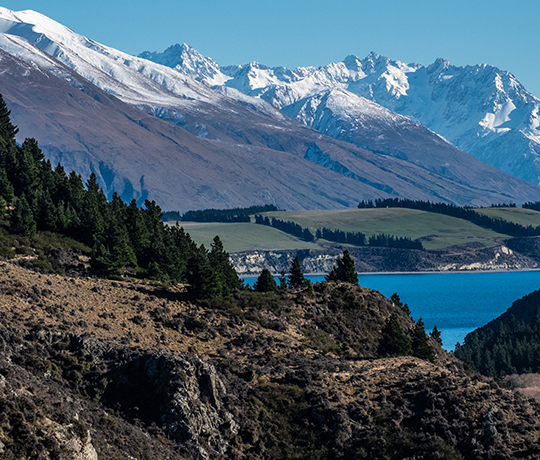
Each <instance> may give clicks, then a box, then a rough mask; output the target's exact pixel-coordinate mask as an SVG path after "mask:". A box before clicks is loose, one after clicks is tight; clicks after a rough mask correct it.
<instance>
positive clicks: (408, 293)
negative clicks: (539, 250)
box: [246, 271, 540, 350]
mask: <svg viewBox="0 0 540 460" xmlns="http://www.w3.org/2000/svg"><path fill="white" fill-rule="evenodd" d="M307 278H309V279H310V280H311V281H312V282H313V283H315V282H317V281H323V280H324V277H323V276H308V277H307ZM358 279H359V282H360V285H361V286H364V287H367V288H370V289H375V290H377V291H379V292H381V293H382V294H383V295H385V296H386V297H390V296H391V295H392V294H393V293H394V292H397V293H398V294H399V297H400V298H401V301H402V302H403V303H407V304H408V305H409V308H410V310H411V312H412V316H413V318H414V319H415V320H417V319H418V318H419V317H422V319H423V321H424V324H425V327H426V332H430V331H431V330H432V329H433V326H434V325H437V329H439V330H440V331H441V338H442V340H443V346H444V348H445V349H447V350H453V349H454V347H455V345H456V342H460V343H463V339H464V337H465V336H466V335H467V334H468V333H469V332H471V331H472V330H474V329H476V328H477V327H480V326H483V325H484V324H486V323H488V322H489V321H491V320H492V319H494V318H496V317H497V316H499V315H501V314H502V313H504V312H505V311H506V310H507V309H508V308H509V307H510V306H511V305H512V302H514V300H517V299H520V298H521V297H523V296H525V295H527V294H529V293H531V292H533V291H535V290H537V289H540V271H523V272H482V273H478V272H469V273H429V274H423V273H418V274H417V273H414V274H366V275H360V276H359V277H358ZM246 281H247V282H249V283H250V284H252V283H253V282H254V281H255V279H252V278H250V279H247V278H246Z"/></svg>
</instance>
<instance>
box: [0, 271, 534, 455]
mask: <svg viewBox="0 0 540 460" xmlns="http://www.w3.org/2000/svg"><path fill="white" fill-rule="evenodd" d="M0 281H1V283H0V285H1V286H2V288H1V289H0V309H1V310H2V316H3V321H2V325H1V326H0V337H1V339H2V340H1V346H2V356H1V357H0V374H1V378H0V382H1V384H0V393H1V394H2V413H3V417H2V419H1V420H0V433H1V436H2V438H1V439H2V449H3V454H4V456H5V457H6V458H66V459H75V458H100V459H112V458H138V459H152V458H156V459H157V458H159V459H163V458H171V459H174V458H193V459H202V458H211V459H214V458H216V459H217V458H235V459H238V458H240V459H241V458H246V459H247V458H249V459H263V458H264V459H267V458H276V459H277V458H283V459H285V458H298V459H308V458H309V459H312V458H319V459H330V458H333V459H340V458H343V459H345V458H373V459H402V458H406V457H413V456H414V457H416V458H423V459H435V458H437V459H463V458H467V459H514V458H535V457H537V456H538V455H540V451H539V445H540V444H539V442H540V422H539V420H540V418H539V415H540V405H538V404H537V403H535V402H533V401H532V400H528V399H526V398H524V397H523V396H521V395H520V394H518V393H514V392H512V391H510V390H506V389H503V388H499V387H498V386H497V385H496V384H495V383H494V382H493V381H488V380H485V379H484V378H482V377H480V376H479V375H477V374H474V373H471V372H466V371H465V370H464V368H463V366H462V365H461V363H460V362H459V361H456V360H455V359H454V358H453V357H452V356H451V355H449V354H447V353H446V352H444V351H443V350H442V349H441V348H440V347H439V346H438V345H437V344H436V343H435V342H434V341H431V342H430V347H432V348H433V350H435V354H436V358H435V362H434V363H431V362H429V361H424V360H422V359H419V358H414V357H410V356H404V357H381V355H380V352H379V342H380V338H381V329H382V328H383V327H384V324H385V323H386V322H387V320H388V319H389V318H390V316H391V315H396V317H397V318H398V323H399V324H400V325H401V328H402V329H403V330H404V331H405V333H406V334H408V335H410V334H412V330H413V329H414V323H413V322H412V321H411V320H410V319H409V318H408V317H407V316H406V314H405V313H404V312H402V311H401V309H400V308H399V307H397V306H396V305H394V304H393V303H392V302H391V301H389V300H387V299H385V298H384V297H383V296H382V295H380V294H379V293H377V292H375V291H371V290H368V289H364V288H362V287H359V286H352V285H346V284H338V285H335V284H330V285H326V284H323V285H317V286H315V289H314V290H313V289H311V288H308V289H307V290H289V291H287V292H284V293H282V294H257V295H255V294H249V293H244V294H242V293H238V294H235V295H234V296H233V297H231V298H229V299H223V300H221V301H215V302H213V303H195V304H193V303H189V302H185V301H184V300H183V295H182V293H181V292H180V291H177V290H171V291H163V290H161V289H158V288H156V287H154V286H151V285H144V284H135V283H132V282H118V281H106V280H98V279H95V278H94V279H85V278H67V277H60V276H57V275H56V276H55V275H45V274H39V273H35V272H30V271H27V270H25V269H22V268H21V267H18V266H17V265H12V264H10V263H2V264H1V265H0Z"/></svg>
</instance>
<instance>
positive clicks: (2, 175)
mask: <svg viewBox="0 0 540 460" xmlns="http://www.w3.org/2000/svg"><path fill="white" fill-rule="evenodd" d="M0 196H1V197H2V198H4V200H5V202H6V203H8V204H10V203H12V202H13V199H14V198H15V191H14V189H13V185H11V182H10V181H9V179H8V177H7V174H6V170H5V169H3V168H0Z"/></svg>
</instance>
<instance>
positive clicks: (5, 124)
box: [0, 94, 19, 141]
mask: <svg viewBox="0 0 540 460" xmlns="http://www.w3.org/2000/svg"><path fill="white" fill-rule="evenodd" d="M10 115H11V111H10V110H8V108H7V104H6V101H5V100H4V98H3V97H2V95H1V94H0V137H1V138H3V139H6V140H13V141H15V135H16V134H17V133H18V132H19V128H17V127H16V126H14V125H13V124H12V123H11V117H10Z"/></svg>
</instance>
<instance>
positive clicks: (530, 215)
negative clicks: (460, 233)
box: [476, 208, 540, 227]
mask: <svg viewBox="0 0 540 460" xmlns="http://www.w3.org/2000/svg"><path fill="white" fill-rule="evenodd" d="M476 212H478V213H480V214H484V215H486V216H488V217H491V218H493V219H496V218H499V219H503V220H507V221H509V222H514V223H516V224H519V225H523V226H525V227H527V226H528V225H531V226H533V227H538V226H539V225H540V212H538V211H533V210H532V209H522V208H483V209H476Z"/></svg>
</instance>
